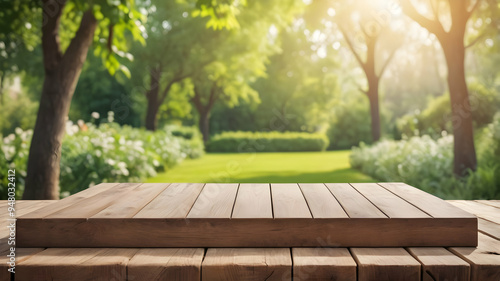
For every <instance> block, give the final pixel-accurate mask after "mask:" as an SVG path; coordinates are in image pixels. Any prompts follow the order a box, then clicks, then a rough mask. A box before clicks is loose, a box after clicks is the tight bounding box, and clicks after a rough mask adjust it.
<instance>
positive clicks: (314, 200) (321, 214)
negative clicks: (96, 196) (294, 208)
mask: <svg viewBox="0 0 500 281" xmlns="http://www.w3.org/2000/svg"><path fill="white" fill-rule="evenodd" d="M299 186H300V189H301V190H302V193H303V194H304V197H305V198H306V201H307V204H308V205H309V208H310V210H311V213H312V215H313V217H314V218H348V217H349V216H347V214H346V213H345V211H344V209H342V206H340V204H339V202H338V201H337V199H335V197H334V196H333V195H332V193H331V192H330V190H328V188H327V187H326V186H325V185H324V184H322V183H301V184H299Z"/></svg>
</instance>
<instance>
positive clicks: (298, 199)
mask: <svg viewBox="0 0 500 281" xmlns="http://www.w3.org/2000/svg"><path fill="white" fill-rule="evenodd" d="M271 193H272V199H273V211H274V218H312V216H311V212H310V211H309V207H308V206H307V202H306V200H305V198H304V195H303V194H302V192H301V191H300V188H299V186H298V185H297V184H295V183H290V184H288V183H281V184H274V183H273V184H271Z"/></svg>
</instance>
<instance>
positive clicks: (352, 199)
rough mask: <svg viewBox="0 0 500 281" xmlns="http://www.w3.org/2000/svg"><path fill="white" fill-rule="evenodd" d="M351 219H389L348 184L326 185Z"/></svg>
mask: <svg viewBox="0 0 500 281" xmlns="http://www.w3.org/2000/svg"><path fill="white" fill-rule="evenodd" d="M326 186H327V187H328V189H330V191H331V192H332V194H333V195H334V196H335V197H336V198H337V200H338V201H339V203H340V205H342V207H343V208H344V210H345V211H346V213H347V214H348V215H349V217H350V218H387V216H386V215H385V214H384V213H382V212H381V211H380V210H379V209H378V208H377V207H376V206H375V205H373V204H372V203H371V202H370V201H368V199H366V198H365V197H364V196H363V195H361V194H360V193H359V192H358V191H357V190H356V189H354V188H353V187H352V186H351V185H350V184H348V183H326Z"/></svg>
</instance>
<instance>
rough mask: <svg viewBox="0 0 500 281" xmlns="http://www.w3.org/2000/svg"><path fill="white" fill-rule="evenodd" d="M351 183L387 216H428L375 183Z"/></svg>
mask: <svg viewBox="0 0 500 281" xmlns="http://www.w3.org/2000/svg"><path fill="white" fill-rule="evenodd" d="M351 185H352V186H353V187H354V188H355V189H356V190H357V191H358V192H359V193H361V194H362V195H363V196H365V197H366V199H368V200H369V201H370V202H372V204H373V205H375V206H377V208H378V209H380V210H381V211H382V212H383V213H384V214H386V215H387V216H388V217H389V218H429V217H430V216H429V215H428V214H426V213H424V212H422V211H421V210H420V209H418V208H417V207H415V206H413V205H411V204H410V203H408V202H406V201H405V200H403V199H401V198H400V197H398V196H396V195H394V193H392V192H390V191H388V190H386V189H385V188H383V187H381V186H380V185H378V184H376V183H353V184H351Z"/></svg>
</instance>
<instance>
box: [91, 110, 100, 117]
mask: <svg viewBox="0 0 500 281" xmlns="http://www.w3.org/2000/svg"><path fill="white" fill-rule="evenodd" d="M91 116H92V118H94V119H99V117H100V115H99V113H98V112H92V114H91Z"/></svg>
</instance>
